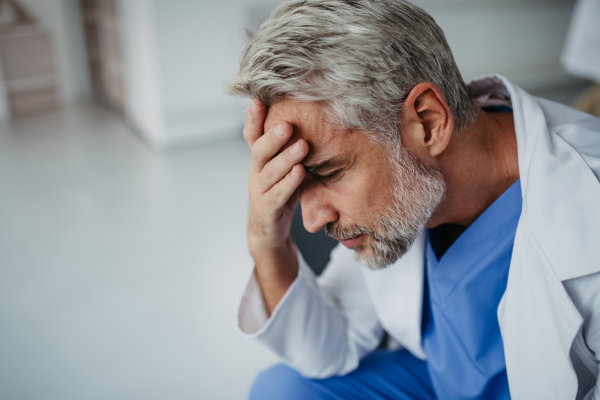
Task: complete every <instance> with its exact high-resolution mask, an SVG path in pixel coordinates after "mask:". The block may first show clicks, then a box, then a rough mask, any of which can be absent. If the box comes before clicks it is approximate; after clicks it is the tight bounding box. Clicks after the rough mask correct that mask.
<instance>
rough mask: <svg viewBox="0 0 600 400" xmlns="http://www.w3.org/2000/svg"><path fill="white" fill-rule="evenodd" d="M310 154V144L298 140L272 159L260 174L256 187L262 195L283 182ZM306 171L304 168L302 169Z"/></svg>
mask: <svg viewBox="0 0 600 400" xmlns="http://www.w3.org/2000/svg"><path fill="white" fill-rule="evenodd" d="M307 153H308V143H306V142H305V141H304V140H298V141H297V142H296V143H294V144H293V145H291V146H290V147H288V148H287V149H285V150H284V151H283V152H281V154H279V155H277V156H276V157H274V158H273V159H271V160H270V161H269V162H267V164H266V165H265V166H264V168H263V169H262V171H261V172H260V174H259V176H258V179H257V182H256V185H257V189H258V190H260V191H261V192H262V193H264V192H266V191H267V190H269V189H271V188H272V187H273V186H274V185H275V184H277V183H278V182H279V181H281V180H282V179H283V178H284V177H285V176H286V175H287V174H288V173H290V171H291V170H292V169H293V168H294V166H295V165H296V164H298V163H299V162H300V161H302V159H304V157H306V154H307ZM302 169H303V170H304V168H302Z"/></svg>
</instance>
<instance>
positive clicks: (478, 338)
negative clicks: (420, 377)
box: [423, 181, 522, 400]
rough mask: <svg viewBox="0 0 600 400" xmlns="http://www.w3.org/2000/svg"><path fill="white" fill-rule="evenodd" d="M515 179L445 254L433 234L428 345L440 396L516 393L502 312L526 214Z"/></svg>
mask: <svg viewBox="0 0 600 400" xmlns="http://www.w3.org/2000/svg"><path fill="white" fill-rule="evenodd" d="M521 207H522V199H521V186H520V181H517V182H515V183H514V184H513V185H512V186H511V187H510V188H509V189H508V190H507V191H506V192H504V193H503V194H502V195H501V196H500V197H499V198H498V199H497V200H496V201H495V202H494V203H493V204H492V205H491V206H490V207H488V209H487V210H485V211H484V213H483V214H481V215H480V216H479V218H477V220H476V221H475V222H473V224H471V226H469V228H468V229H467V230H466V231H465V232H463V233H462V235H460V237H459V238H458V239H457V240H456V241H455V242H454V243H453V244H452V246H450V248H449V249H448V251H447V252H446V253H444V254H443V255H442V257H441V258H440V259H439V260H438V257H437V256H436V253H435V252H434V249H433V247H432V241H431V240H428V242H427V248H426V249H427V250H426V271H427V280H426V291H425V298H424V312H423V322H424V323H423V325H424V329H423V347H424V349H425V353H426V354H427V369H428V371H429V375H430V377H431V382H432V384H433V387H434V391H435V393H436V395H437V397H438V398H439V399H441V400H443V399H486V400H494V399H498V400H500V399H510V394H509V391H508V380H507V378H506V365H505V362H504V346H503V343H502V337H501V335H500V326H499V325H498V317H497V314H496V310H497V309H498V305H499V303H500V299H501V298H502V295H503V294H504V292H505V290H506V283H507V280H508V270H509V266H510V259H511V256H512V250H513V244H514V240H515V233H516V229H517V224H518V222H519V217H520V216H521Z"/></svg>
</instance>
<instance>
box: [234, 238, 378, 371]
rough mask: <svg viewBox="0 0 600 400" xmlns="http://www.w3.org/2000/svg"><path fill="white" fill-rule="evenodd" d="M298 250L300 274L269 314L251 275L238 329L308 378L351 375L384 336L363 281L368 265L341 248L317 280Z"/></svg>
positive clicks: (243, 298)
mask: <svg viewBox="0 0 600 400" xmlns="http://www.w3.org/2000/svg"><path fill="white" fill-rule="evenodd" d="M297 253H298V263H299V269H298V276H297V277H296V279H295V280H294V282H293V283H292V285H291V286H290V287H289V288H288V290H287V292H286V293H285V295H284V296H283V298H282V299H281V301H280V302H279V304H277V307H275V310H274V311H273V313H272V314H271V317H270V318H269V317H267V311H266V306H265V304H264V300H263V297H262V293H261V291H260V287H259V285H258V282H257V280H256V276H255V275H254V273H253V274H252V276H251V277H250V280H249V282H248V285H247V286H246V289H245V291H244V293H243V295H242V299H241V303H240V307H239V311H238V326H239V330H240V331H241V333H242V335H244V336H246V337H248V338H251V339H254V340H256V341H258V342H260V343H262V344H263V345H265V346H266V347H268V348H269V349H270V350H272V351H273V352H274V353H275V354H277V355H278V356H279V357H280V358H281V359H282V361H283V362H284V363H286V364H288V365H289V366H290V367H292V368H294V369H295V370H297V371H298V372H299V373H301V374H302V375H304V376H306V377H309V378H327V377H330V376H334V375H344V374H347V373H349V372H351V371H353V370H354V369H356V367H357V366H358V363H359V361H360V360H361V358H363V357H364V356H365V355H367V354H369V353H370V352H372V351H373V350H374V349H375V348H376V347H377V345H378V344H379V341H380V340H381V336H382V334H383V329H382V327H381V325H380V324H379V321H378V319H377V316H376V315H375V311H374V309H373V306H372V304H371V300H370V297H369V294H368V292H367V288H366V286H365V284H364V281H363V275H362V272H361V268H364V267H362V266H360V265H359V264H358V263H357V262H356V261H354V259H353V258H352V254H351V251H350V250H347V249H346V248H344V247H341V246H338V247H336V248H335V249H334V250H333V251H332V253H331V261H330V262H329V264H328V265H327V268H326V269H325V271H324V273H323V275H322V276H321V277H320V278H319V279H317V278H316V276H315V274H314V272H313V271H312V270H311V269H310V268H309V267H308V265H307V264H306V262H305V261H304V259H303V258H302V256H301V255H300V252H297ZM317 281H318V282H317Z"/></svg>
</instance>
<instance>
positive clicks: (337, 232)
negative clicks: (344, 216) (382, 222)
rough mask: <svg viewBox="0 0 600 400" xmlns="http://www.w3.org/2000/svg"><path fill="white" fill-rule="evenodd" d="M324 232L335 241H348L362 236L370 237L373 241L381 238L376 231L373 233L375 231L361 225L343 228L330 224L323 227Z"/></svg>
mask: <svg viewBox="0 0 600 400" xmlns="http://www.w3.org/2000/svg"><path fill="white" fill-rule="evenodd" d="M323 230H324V231H325V233H326V234H327V236H329V237H331V238H332V239H335V240H347V239H352V238H355V237H357V236H360V235H369V236H371V237H372V238H373V239H378V238H379V235H377V234H376V233H375V231H373V229H371V228H367V227H364V226H360V225H351V226H348V227H341V226H339V225H337V224H336V223H333V222H330V223H328V224H326V225H325V226H324V227H323Z"/></svg>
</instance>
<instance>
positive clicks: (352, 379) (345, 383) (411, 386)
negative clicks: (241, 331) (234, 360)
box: [249, 350, 435, 400]
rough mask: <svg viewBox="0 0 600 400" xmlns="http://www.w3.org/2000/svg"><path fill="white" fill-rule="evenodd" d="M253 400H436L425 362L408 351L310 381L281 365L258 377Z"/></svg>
mask: <svg viewBox="0 0 600 400" xmlns="http://www.w3.org/2000/svg"><path fill="white" fill-rule="evenodd" d="M249 398H250V400H282V399H285V400H307V399H310V400H342V399H343V400H365V399H372V400H383V399H398V400H434V399H435V395H434V393H433V391H432V389H431V382H430V380H429V375H428V373H427V367H426V365H425V362H424V361H422V360H419V359H418V358H416V357H414V356H413V355H412V354H410V353H409V352H408V351H406V350H399V351H395V352H387V351H376V352H374V353H372V354H371V355H369V356H367V357H365V358H364V359H363V360H362V361H361V363H360V365H359V366H358V368H357V369H356V370H355V371H353V372H351V373H350V374H348V375H345V376H342V377H333V378H328V379H321V380H318V379H307V378H304V377H302V376H301V375H300V374H299V373H297V372H296V371H294V370H292V369H291V368H289V367H287V366H285V365H283V364H279V365H276V366H275V367H272V368H270V369H268V370H266V371H264V372H262V373H260V374H259V375H258V378H257V379H256V381H255V382H254V385H253V386H252V389H251V390H250V397H249Z"/></svg>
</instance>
